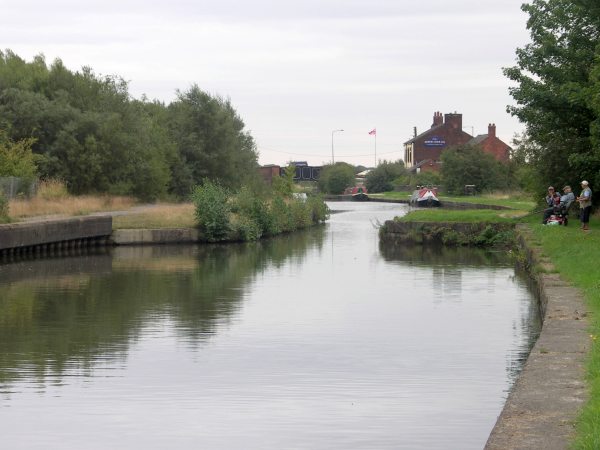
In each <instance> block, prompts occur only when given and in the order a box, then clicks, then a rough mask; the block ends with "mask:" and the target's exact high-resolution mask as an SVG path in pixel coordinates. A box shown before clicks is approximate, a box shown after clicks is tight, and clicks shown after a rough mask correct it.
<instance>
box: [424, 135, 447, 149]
mask: <svg viewBox="0 0 600 450" xmlns="http://www.w3.org/2000/svg"><path fill="white" fill-rule="evenodd" d="M423 144H425V147H444V146H445V145H446V141H445V140H444V139H442V138H441V137H438V136H433V137H431V138H429V139H426V140H425V141H424V142H423Z"/></svg>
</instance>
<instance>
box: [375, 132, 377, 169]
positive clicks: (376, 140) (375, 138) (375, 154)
mask: <svg viewBox="0 0 600 450" xmlns="http://www.w3.org/2000/svg"><path fill="white" fill-rule="evenodd" d="M375 167H377V133H375Z"/></svg>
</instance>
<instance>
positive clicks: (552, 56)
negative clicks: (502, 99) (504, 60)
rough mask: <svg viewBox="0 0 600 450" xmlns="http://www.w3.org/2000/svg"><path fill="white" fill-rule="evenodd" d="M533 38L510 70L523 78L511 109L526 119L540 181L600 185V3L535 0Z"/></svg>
mask: <svg viewBox="0 0 600 450" xmlns="http://www.w3.org/2000/svg"><path fill="white" fill-rule="evenodd" d="M522 9H523V11H525V12H526V13H528V14H529V19H528V22H527V27H528V29H529V31H530V36H531V43H529V44H527V45H526V46H525V47H523V48H520V49H517V51H516V53H517V64H516V66H514V67H509V68H505V69H504V74H505V75H506V76H507V77H508V78H509V79H510V80H512V81H514V82H515V83H516V86H515V87H512V88H511V89H510V93H511V95H512V97H513V98H514V99H515V101H516V105H514V106H509V107H508V111H509V112H510V113H511V114H513V115H515V116H516V117H518V118H519V119H520V120H521V121H522V122H524V123H525V125H526V129H527V134H528V137H529V139H530V140H531V143H532V144H533V145H532V146H531V152H530V154H529V163H530V164H532V165H533V166H534V167H535V170H536V172H537V177H538V179H537V180H536V181H537V183H536V184H537V186H538V188H541V187H542V186H544V185H546V184H547V183H548V182H549V180H553V179H558V178H560V179H563V180H565V181H566V182H569V183H571V184H576V183H578V181H580V180H581V179H583V178H586V179H588V180H590V181H592V183H594V184H596V185H600V99H599V97H598V95H597V92H599V90H600V46H599V36H600V7H599V6H598V4H597V1H595V0H533V1H532V2H531V3H530V4H524V5H523V6H522Z"/></svg>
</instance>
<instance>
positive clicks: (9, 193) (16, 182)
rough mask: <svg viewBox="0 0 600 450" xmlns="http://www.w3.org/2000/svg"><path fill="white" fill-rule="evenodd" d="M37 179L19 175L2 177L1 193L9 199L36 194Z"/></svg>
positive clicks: (0, 179)
mask: <svg viewBox="0 0 600 450" xmlns="http://www.w3.org/2000/svg"><path fill="white" fill-rule="evenodd" d="M36 187H37V181H35V180H33V181H32V180H28V179H25V178H19V177H0V193H2V194H4V197H6V198H7V199H9V200H10V199H11V198H15V197H18V196H25V197H30V196H31V195H33V194H35V191H36Z"/></svg>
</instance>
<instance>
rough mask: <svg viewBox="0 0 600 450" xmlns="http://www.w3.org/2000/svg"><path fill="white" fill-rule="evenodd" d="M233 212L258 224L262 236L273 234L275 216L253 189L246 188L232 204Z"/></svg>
mask: <svg viewBox="0 0 600 450" xmlns="http://www.w3.org/2000/svg"><path fill="white" fill-rule="evenodd" d="M232 212H233V213H235V214H238V215H240V216H244V217H246V218H248V219H250V220H252V221H254V222H255V223H256V225H257V226H258V228H259V230H260V234H261V235H263V234H264V235H271V234H273V215H272V214H271V211H269V208H268V206H267V202H266V200H265V199H264V198H263V197H262V196H261V195H260V194H259V193H256V192H255V191H253V190H252V189H250V188H248V187H246V186H244V187H242V188H241V189H240V191H239V192H238V193H237V194H236V196H235V197H234V199H233V202H232Z"/></svg>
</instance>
